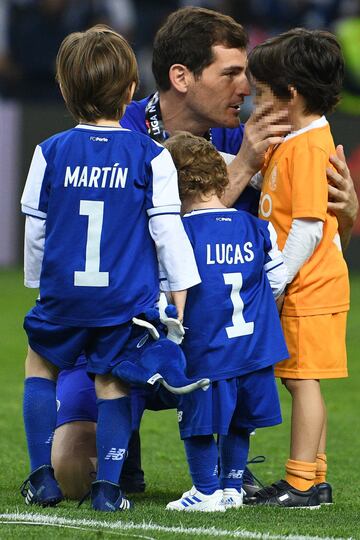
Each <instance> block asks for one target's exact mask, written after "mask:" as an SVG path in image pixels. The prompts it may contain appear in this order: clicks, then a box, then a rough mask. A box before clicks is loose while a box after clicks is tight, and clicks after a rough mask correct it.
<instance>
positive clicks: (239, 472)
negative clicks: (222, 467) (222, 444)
mask: <svg viewBox="0 0 360 540" xmlns="http://www.w3.org/2000/svg"><path fill="white" fill-rule="evenodd" d="M243 474H244V471H243V470H242V469H238V470H236V469H231V471H230V472H229V474H228V475H227V477H226V478H242V476H243Z"/></svg>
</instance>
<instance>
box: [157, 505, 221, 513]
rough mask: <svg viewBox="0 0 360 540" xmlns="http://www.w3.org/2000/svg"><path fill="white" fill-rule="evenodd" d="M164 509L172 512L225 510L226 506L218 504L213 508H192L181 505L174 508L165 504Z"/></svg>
mask: <svg viewBox="0 0 360 540" xmlns="http://www.w3.org/2000/svg"><path fill="white" fill-rule="evenodd" d="M166 510H171V511H174V512H225V510H226V508H225V506H223V505H221V506H220V505H219V506H217V507H215V508H199V507H197V508H193V507H190V506H188V507H183V508H174V507H172V506H166Z"/></svg>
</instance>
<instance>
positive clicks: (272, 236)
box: [268, 221, 277, 257]
mask: <svg viewBox="0 0 360 540" xmlns="http://www.w3.org/2000/svg"><path fill="white" fill-rule="evenodd" d="M268 231H269V236H270V242H271V247H272V248H274V247H275V246H276V248H277V234H276V231H275V228H274V226H273V224H272V223H270V221H269V223H268ZM268 255H269V257H271V252H268Z"/></svg>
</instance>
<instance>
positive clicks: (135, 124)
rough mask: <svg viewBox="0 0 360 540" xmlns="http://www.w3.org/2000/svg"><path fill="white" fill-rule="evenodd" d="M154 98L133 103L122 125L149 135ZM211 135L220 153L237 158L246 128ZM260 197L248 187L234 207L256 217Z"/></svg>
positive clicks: (213, 129)
mask: <svg viewBox="0 0 360 540" xmlns="http://www.w3.org/2000/svg"><path fill="white" fill-rule="evenodd" d="M152 97H153V96H152V95H151V96H147V97H146V98H144V99H142V100H140V101H132V102H131V103H130V105H128V106H127V108H126V111H125V114H124V116H123V117H122V119H121V125H122V126H123V127H124V128H127V129H131V130H133V131H138V132H140V133H145V134H149V129H148V126H147V125H146V113H145V109H146V106H147V104H148V102H149V100H150V99H151V98H152ZM210 134H211V142H212V144H213V145H214V146H215V148H216V149H217V150H218V151H219V152H223V153H226V154H231V155H234V156H235V155H236V154H237V153H238V151H239V149H240V146H241V143H242V140H243V136H244V126H243V124H240V125H239V127H237V128H222V127H217V128H211V130H210ZM259 196H260V192H259V191H257V190H256V189H254V188H252V187H251V186H248V187H246V188H245V189H244V190H243V192H242V193H241V195H240V197H239V199H238V200H237V201H236V202H235V203H234V205H233V206H234V207H235V208H236V209H238V210H245V211H247V212H250V213H251V214H253V215H254V216H257V214H258V207H259Z"/></svg>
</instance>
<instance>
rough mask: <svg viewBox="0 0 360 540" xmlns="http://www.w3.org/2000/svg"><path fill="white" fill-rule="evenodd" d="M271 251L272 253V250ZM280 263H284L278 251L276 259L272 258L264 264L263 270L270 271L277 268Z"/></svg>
mask: <svg viewBox="0 0 360 540" xmlns="http://www.w3.org/2000/svg"><path fill="white" fill-rule="evenodd" d="M271 251H273V249H272V250H271ZM281 262H284V258H283V256H282V255H281V253H280V250H279V251H278V253H277V256H276V257H274V258H273V259H272V260H271V261H269V262H267V263H265V264H264V269H265V270H271V269H272V268H275V267H276V266H278V264H279V263H281Z"/></svg>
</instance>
